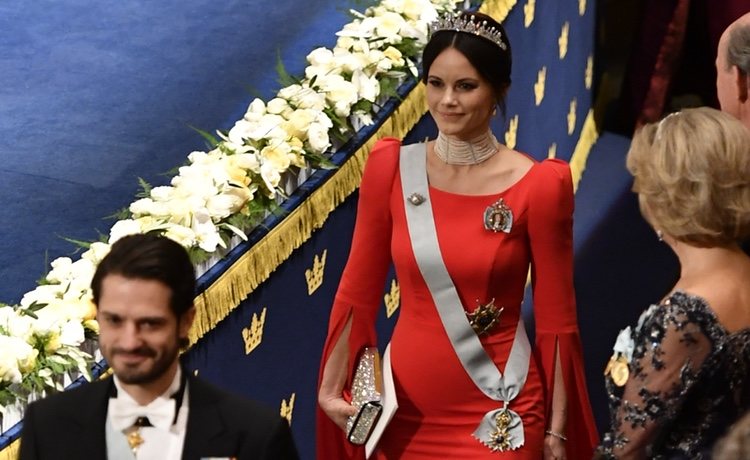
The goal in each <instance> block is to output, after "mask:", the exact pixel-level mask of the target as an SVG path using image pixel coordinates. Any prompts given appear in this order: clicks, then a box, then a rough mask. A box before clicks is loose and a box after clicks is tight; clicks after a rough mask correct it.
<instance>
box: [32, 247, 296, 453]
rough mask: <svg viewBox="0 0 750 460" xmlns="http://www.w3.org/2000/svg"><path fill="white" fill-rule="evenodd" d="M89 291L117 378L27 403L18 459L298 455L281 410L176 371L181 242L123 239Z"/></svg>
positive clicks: (184, 301)
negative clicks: (274, 409) (278, 410)
mask: <svg viewBox="0 0 750 460" xmlns="http://www.w3.org/2000/svg"><path fill="white" fill-rule="evenodd" d="M91 285H92V286H91V287H92V291H93V297H94V303H95V304H96V306H97V319H98V320H99V328H100V333H99V344H100V348H101V351H102V354H103V355H104V357H105V358H106V359H107V363H108V364H109V366H110V367H111V369H112V370H113V374H114V376H113V377H112V378H108V379H105V380H100V381H98V382H95V383H91V384H87V385H82V386H80V387H78V388H75V389H72V390H69V391H65V392H62V393H59V394H56V395H53V396H51V397H49V398H45V399H43V400H41V401H38V402H36V403H32V404H31V405H30V406H29V408H28V410H27V411H26V414H25V417H24V424H23V434H22V437H21V453H20V458H21V460H37V459H38V460H42V459H71V460H73V459H76V460H77V459H105V458H106V459H109V460H119V459H129V460H132V459H134V458H135V459H137V460H141V459H149V460H150V459H159V460H172V459H173V460H179V459H183V460H198V459H201V458H233V459H248V460H250V459H258V460H271V459H273V460H293V459H297V458H298V455H297V452H296V448H295V446H294V442H293V440H292V436H291V431H290V429H289V425H288V424H287V422H286V420H284V419H283V418H281V417H280V415H279V414H278V412H276V411H273V410H271V409H267V408H265V407H263V406H261V405H259V404H257V403H254V402H251V401H248V400H245V399H242V398H240V397H238V396H234V395H231V394H229V393H227V392H225V391H223V390H220V389H218V388H216V387H214V386H212V385H209V384H208V383H206V382H204V381H202V380H200V379H198V378H196V377H193V376H191V375H187V373H186V372H185V371H183V370H182V369H181V367H180V365H179V351H180V348H181V347H182V346H185V345H186V344H187V334H188V330H189V329H190V326H191V324H192V322H193V318H194V317H195V309H194V307H193V298H194V292H195V272H194V269H193V265H192V264H191V262H190V259H189V258H188V254H187V252H186V251H185V250H184V249H183V248H182V246H180V245H179V244H177V243H175V242H173V241H172V240H169V239H168V238H165V237H161V236H156V235H131V236H127V237H125V238H122V239H121V240H119V241H117V242H116V243H114V244H113V245H112V248H111V251H110V252H109V254H108V255H107V256H106V257H105V258H104V259H103V260H102V262H101V263H100V264H99V266H98V268H97V270H96V274H95V275H94V278H93V280H92V283H91Z"/></svg>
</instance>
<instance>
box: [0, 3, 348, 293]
mask: <svg viewBox="0 0 750 460" xmlns="http://www.w3.org/2000/svg"><path fill="white" fill-rule="evenodd" d="M362 3H363V2H361V1H358V0H335V1H330V0H329V1H326V0H309V1H306V2H299V1H294V0H286V1H276V2H273V4H272V5H271V4H267V3H265V2H263V3H261V2H247V1H244V2H241V1H224V2H212V1H208V0H183V1H176V0H164V1H160V2H148V3H143V2H136V1H133V0H123V1H120V2H98V3H97V2H84V1H81V0H67V1H65V2H59V1H52V0H40V1H35V2H21V1H11V2H3V3H0V30H2V33H1V34H2V35H1V36H2V40H0V68H2V72H0V222H2V229H3V230H2V238H0V279H1V280H2V282H1V283H0V301H2V302H15V301H18V300H20V297H21V296H22V295H23V293H25V292H27V291H29V290H31V289H33V287H34V285H35V280H36V279H38V278H39V277H40V276H41V275H42V274H43V273H44V272H45V270H46V266H47V264H46V262H45V261H46V260H52V259H54V258H55V257H58V256H61V255H67V254H69V253H70V252H71V251H73V250H74V249H75V247H74V246H72V245H71V244H69V243H67V242H65V241H64V240H63V239H62V238H61V237H62V236H65V237H71V238H76V239H83V240H93V239H96V238H97V236H98V233H97V230H98V231H99V232H103V233H106V232H107V231H108V229H109V227H110V226H111V224H112V222H111V221H103V220H102V218H104V217H105V216H108V215H110V214H112V213H113V212H115V211H116V210H118V209H120V208H122V207H124V206H126V205H128V204H129V203H130V202H131V201H132V200H133V197H134V196H135V194H136V193H137V191H138V190H137V178H138V177H143V178H144V179H146V180H147V181H149V182H150V183H152V184H162V183H164V182H166V180H167V177H166V176H162V175H161V174H162V173H165V172H167V171H169V170H171V169H172V168H174V167H176V166H179V165H181V164H182V163H183V162H184V160H185V158H186V157H187V154H188V153H190V152H191V151H193V150H199V149H203V147H204V144H203V140H202V138H201V137H200V136H199V135H197V134H196V133H195V132H194V131H192V130H191V129H190V128H189V127H188V125H191V126H195V127H198V128H201V129H205V130H209V131H211V130H214V129H216V128H221V129H228V128H229V127H231V125H232V124H233V123H234V121H235V120H237V119H239V118H241V117H242V114H243V113H244V111H245V109H246V107H247V104H248V103H249V102H250V100H252V96H254V95H259V96H261V97H263V98H264V99H268V98H269V96H271V95H272V94H274V93H275V91H276V90H278V88H279V85H278V84H277V83H276V73H275V71H274V66H275V63H276V57H277V55H281V56H282V57H283V60H284V63H285V65H286V66H287V69H288V70H289V71H290V73H292V74H299V73H300V72H301V71H302V70H303V69H304V64H305V63H304V57H305V55H306V54H307V53H308V52H309V51H311V50H312V49H313V48H314V47H316V46H319V45H324V46H329V47H330V46H332V45H333V44H334V43H335V36H334V33H335V32H336V31H338V30H340V29H341V27H342V26H343V24H345V23H347V22H349V20H350V18H349V17H348V15H347V14H346V11H347V10H348V8H350V7H356V5H360V6H361V5H362Z"/></svg>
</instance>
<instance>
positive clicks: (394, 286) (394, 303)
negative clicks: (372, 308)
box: [383, 280, 401, 318]
mask: <svg viewBox="0 0 750 460" xmlns="http://www.w3.org/2000/svg"><path fill="white" fill-rule="evenodd" d="M383 300H384V301H385V314H386V316H387V317H388V318H390V317H391V316H393V314H394V313H396V310H398V306H399V304H400V303H401V288H400V287H399V285H398V282H397V281H396V280H391V292H388V293H386V294H385V297H383Z"/></svg>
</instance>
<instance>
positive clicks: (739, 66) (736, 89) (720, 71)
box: [716, 13, 750, 129]
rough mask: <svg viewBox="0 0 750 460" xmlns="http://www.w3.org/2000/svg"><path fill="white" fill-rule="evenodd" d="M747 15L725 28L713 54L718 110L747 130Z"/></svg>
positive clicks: (749, 29) (749, 32)
mask: <svg viewBox="0 0 750 460" xmlns="http://www.w3.org/2000/svg"><path fill="white" fill-rule="evenodd" d="M748 91H750V13H747V14H745V15H743V16H741V17H740V18H739V19H737V20H736V21H734V22H733V23H732V24H730V25H729V27H727V29H726V30H725V31H724V33H723V34H722V35H721V39H719V47H718V49H717V53H716V93H717V96H718V98H719V105H720V106H721V110H722V111H724V112H726V113H728V114H730V115H733V116H735V117H737V118H738V119H739V120H740V121H741V122H742V123H743V124H744V125H745V126H747V128H748V129H750V94H748Z"/></svg>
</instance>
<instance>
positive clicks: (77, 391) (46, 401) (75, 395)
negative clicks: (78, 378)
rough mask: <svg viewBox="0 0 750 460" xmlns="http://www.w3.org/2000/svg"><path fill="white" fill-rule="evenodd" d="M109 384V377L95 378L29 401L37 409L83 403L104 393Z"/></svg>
mask: <svg viewBox="0 0 750 460" xmlns="http://www.w3.org/2000/svg"><path fill="white" fill-rule="evenodd" d="M110 385H111V382H110V381H109V379H104V380H97V381H95V382H91V383H83V384H80V385H78V386H76V387H74V388H70V389H68V390H65V391H61V392H60V393H55V394H52V395H49V396H47V397H45V398H43V399H39V400H37V401H34V402H32V403H31V405H32V406H34V407H35V408H37V409H44V410H49V409H54V408H57V407H67V406H70V405H76V404H85V403H86V402H88V401H89V400H90V398H92V397H96V396H97V395H104V394H106V392H107V389H108V388H109V386H110Z"/></svg>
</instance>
